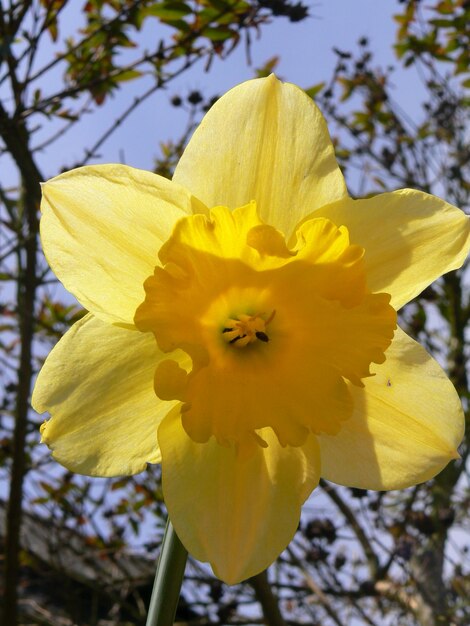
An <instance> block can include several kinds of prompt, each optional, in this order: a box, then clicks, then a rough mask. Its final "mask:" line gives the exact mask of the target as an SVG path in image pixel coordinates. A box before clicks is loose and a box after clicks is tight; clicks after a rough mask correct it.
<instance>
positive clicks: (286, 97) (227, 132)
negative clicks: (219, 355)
mask: <svg viewBox="0 0 470 626" xmlns="http://www.w3.org/2000/svg"><path fill="white" fill-rule="evenodd" d="M173 180H174V181H176V182H178V183H179V184H181V185H183V186H184V187H186V188H187V189H189V190H190V191H191V193H193V194H194V195H195V196H196V197H198V198H199V199H200V200H202V201H203V202H204V203H205V204H206V206H208V207H210V208H211V207H214V206H218V205H221V204H222V205H224V206H227V207H229V208H230V209H235V208H236V207H239V206H243V205H244V204H247V203H248V202H250V201H251V200H256V203H257V205H258V209H259V212H260V217H261V219H262V220H263V221H265V222H267V223H268V224H271V225H272V226H274V227H275V228H277V229H279V230H281V231H282V232H283V233H284V234H285V235H287V236H290V235H291V234H292V232H293V230H294V228H295V226H296V224H297V223H298V222H299V221H300V220H301V219H302V218H304V217H305V216H306V215H308V214H309V213H311V212H312V211H314V210H315V209H317V208H319V207H321V206H323V205H325V204H328V203H331V202H334V201H335V200H338V199H340V198H343V197H345V196H346V193H347V192H346V186H345V183H344V179H343V175H342V174H341V171H340V169H339V167H338V164H337V162H336V159H335V155H334V150H333V145H332V143H331V140H330V136H329V134H328V128H327V126H326V122H325V120H324V118H323V116H322V115H321V113H320V111H319V110H318V108H317V107H316V106H315V104H314V103H313V102H312V100H311V99H310V98H309V97H308V96H307V95H306V94H305V93H304V92H303V91H302V90H301V89H299V88H298V87H296V86H295V85H291V84H288V83H286V84H283V83H281V82H280V81H278V80H277V78H276V77H275V76H273V75H271V76H269V77H268V78H265V79H261V80H253V81H248V82H246V83H243V84H242V85H238V87H235V88H234V89H231V90H230V91H229V92H228V93H227V94H225V95H224V96H223V97H222V98H220V100H218V101H217V102H216V104H215V105H214V106H213V107H212V108H211V109H210V111H209V112H208V113H207V115H206V116H205V117H204V119H203V121H202V122H201V124H200V125H199V127H198V128H197V130H196V131H195V133H194V135H193V137H192V138H191V140H190V142H189V145H188V146H187V148H186V150H185V152H184V154H183V156H182V158H181V160H180V162H179V163H178V166H177V167H176V170H175V174H174V177H173Z"/></svg>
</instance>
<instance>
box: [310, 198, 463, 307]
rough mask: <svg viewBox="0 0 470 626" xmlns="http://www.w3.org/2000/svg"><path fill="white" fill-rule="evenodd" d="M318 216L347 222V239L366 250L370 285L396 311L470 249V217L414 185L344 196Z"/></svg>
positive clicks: (459, 260)
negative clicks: (369, 194)
mask: <svg viewBox="0 0 470 626" xmlns="http://www.w3.org/2000/svg"><path fill="white" fill-rule="evenodd" d="M320 215H322V216H324V217H328V218H329V219H331V220H332V221H333V222H334V223H335V224H336V225H337V226H340V225H342V224H345V225H346V226H347V227H348V230H349V235H350V238H351V243H354V244H359V245H360V246H362V247H363V248H365V251H366V253H365V256H364V262H365V263H366V267H367V278H368V285H369V288H370V289H371V290H372V291H375V292H378V291H386V292H387V293H390V294H391V295H392V301H391V304H392V306H393V307H394V308H395V309H399V308H400V307H401V306H403V305H404V304H406V303H407V302H408V301H409V300H411V299H412V298H414V297H415V296H417V295H418V294H419V293H421V292H422V291H423V289H424V288H425V287H427V286H428V285H429V284H430V283H432V282H433V281H434V280H436V278H438V277H439V276H441V275H442V274H445V273H446V272H449V271H450V270H453V269H456V268H458V267H460V266H461V265H462V263H463V262H464V260H465V258H466V257H467V255H468V251H469V248H470V220H469V219H468V218H467V217H466V216H465V214H464V213H463V211H461V210H460V209H457V208H456V207H454V206H452V205H451V204H448V203H447V202H444V201H443V200H441V199H439V198H436V197H435V196H431V195H429V194H427V193H423V192H422V191H415V190H413V189H401V190H399V191H394V192H392V193H384V194H380V195H378V196H375V197H373V198H369V199H366V200H352V199H351V198H347V199H345V200H342V201H340V202H336V203H334V204H333V205H331V206H328V207H323V208H322V209H320V210H319V211H317V212H315V214H314V215H313V216H312V217H318V216H320Z"/></svg>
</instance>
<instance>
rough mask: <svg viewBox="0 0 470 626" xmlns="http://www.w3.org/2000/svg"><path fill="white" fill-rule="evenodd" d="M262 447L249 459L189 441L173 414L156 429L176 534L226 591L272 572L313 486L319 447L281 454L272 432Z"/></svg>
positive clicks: (266, 431) (214, 445)
mask: <svg viewBox="0 0 470 626" xmlns="http://www.w3.org/2000/svg"><path fill="white" fill-rule="evenodd" d="M260 435H261V437H262V439H264V440H265V441H266V442H267V444H268V447H266V448H262V447H260V446H259V445H253V447H252V450H251V454H249V455H248V456H243V455H237V452H236V449H235V448H234V447H223V446H220V445H218V444H217V443H216V442H215V441H214V439H213V438H212V439H211V440H210V441H209V442H207V443H205V444H198V443H195V442H194V441H192V440H191V439H190V438H189V437H188V436H187V434H186V433H185V431H184V429H183V427H182V426H181V420H180V418H179V415H178V411H177V410H176V409H175V410H173V411H171V413H170V414H169V415H168V417H167V418H166V419H165V420H164V421H163V422H162V424H161V426H160V428H159V429H158V441H159V443H160V447H161V450H162V456H163V461H162V472H163V493H164V496H165V503H166V505H167V507H168V513H169V516H170V519H171V521H172V523H173V525H174V527H175V530H176V533H177V534H178V536H179V537H180V539H181V541H182V542H183V544H184V545H185V547H186V548H187V549H188V551H189V552H190V553H191V554H192V555H193V556H194V557H195V558H197V559H199V560H200V561H209V562H210V564H211V565H212V568H213V570H214V572H215V574H216V576H218V577H219V578H221V579H222V580H224V581H225V582H227V583H229V584H234V583H237V582H239V581H241V580H244V579H246V578H249V577H250V576H254V575H255V574H257V573H258V572H260V571H262V570H263V569H265V568H266V567H267V566H268V565H270V564H271V563H272V562H273V561H274V560H275V559H276V557H277V556H278V555H279V554H280V553H281V552H282V550H283V549H284V548H285V547H286V546H287V544H288V543H289V541H290V540H291V539H292V537H293V536H294V534H295V531H296V529H297V525H298V522H299V517H300V507H301V505H302V503H303V502H304V501H305V499H306V498H307V497H308V496H309V494H310V493H311V491H312V490H313V489H314V488H315V487H316V485H317V483H318V479H319V470H320V466H319V454H318V443H317V441H316V439H315V438H314V437H313V436H310V437H309V439H308V441H307V442H306V443H305V444H304V445H303V446H302V447H299V448H292V447H286V448H282V447H281V446H280V445H279V443H278V441H277V438H276V437H275V436H274V435H273V433H272V431H271V430H270V429H263V430H262V431H260Z"/></svg>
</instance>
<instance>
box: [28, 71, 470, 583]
mask: <svg viewBox="0 0 470 626" xmlns="http://www.w3.org/2000/svg"><path fill="white" fill-rule="evenodd" d="M43 191H44V199H43V204H42V213H43V216H42V221H41V236H42V242H43V246H44V251H45V254H46V257H47V259H48V261H49V263H50V266H51V267H52V269H53V271H54V272H55V274H56V275H57V277H58V278H59V280H60V281H61V282H62V283H63V284H64V285H65V287H66V288H67V289H68V290H69V291H70V292H72V293H73V294H74V295H75V296H76V297H77V299H78V300H79V301H80V302H81V303H82V305H83V306H84V307H86V308H87V309H88V310H89V311H90V312H89V313H88V315H86V317H85V318H83V319H82V320H81V321H79V322H78V323H77V324H75V325H74V326H73V327H72V328H71V330H70V331H69V332H68V333H67V334H66V335H65V336H64V337H63V339H62V340H61V341H60V342H59V343H58V344H57V346H56V347H55V348H54V349H53V351H52V352H51V354H50V355H49V357H48V358H47V360H46V363H45V365H44V367H43V369H42V370H41V373H40V374H39V377H38V380H37V384H36V388H35V390H34V396H33V404H34V406H35V408H36V410H37V411H39V412H43V411H49V413H50V415H51V419H50V420H49V421H47V422H45V424H44V425H43V428H42V436H43V441H44V442H45V443H47V444H48V445H49V447H50V448H51V450H52V453H53V456H54V458H55V459H56V460H57V461H59V462H60V463H62V464H63V465H65V466H66V467H68V468H69V469H70V470H72V471H75V472H79V473H83V474H88V475H93V476H116V475H123V474H134V473H136V472H141V471H142V470H143V469H145V467H146V464H147V463H158V462H161V463H162V475H163V492H164V497H165V502H166V505H167V507H168V511H169V515H170V518H171V520H172V522H173V525H174V527H175V530H176V532H177V533H178V535H179V537H180V539H181V541H182V542H183V544H184V545H185V546H186V548H187V549H188V550H189V552H190V553H191V554H192V555H193V556H194V557H196V558H197V559H200V560H202V561H209V562H210V563H211V565H212V567H213V569H214V571H215V573H216V574H217V575H218V576H219V577H220V578H222V579H223V580H225V581H227V582H229V583H235V582H237V581H240V580H242V579H244V578H247V577H249V576H252V575H254V574H256V573H257V572H259V571H261V570H262V569H264V568H265V567H267V566H268V565H269V564H270V563H271V562H272V561H273V560H274V559H275V558H276V557H277V555H278V554H279V553H280V552H281V551H282V550H283V549H284V548H285V547H286V545H287V544H288V542H289V541H290V540H291V538H292V537H293V535H294V533H295V530H296V528H297V524H298V521H299V515H300V507H301V506H302V503H303V502H304V501H305V499H306V498H307V497H308V496H309V494H310V493H311V492H312V490H313V489H314V488H315V486H316V485H317V484H318V481H319V478H320V475H321V476H324V477H325V478H327V479H328V480H331V481H334V482H336V483H339V484H342V485H349V486H354V487H362V488H366V489H394V488H401V487H406V486H409V485H412V484H415V483H419V482H421V481H424V480H427V479H429V478H431V477H432V476H434V475H435V474H436V473H437V472H439V471H440V470H441V469H442V468H443V467H445V465H446V464H447V463H448V462H449V461H450V460H451V459H455V458H457V457H458V454H457V452H456V450H457V446H458V445H459V443H460V441H461V439H462V435H463V415H462V409H461V405H460V402H459V399H458V397H457V394H456V392H455V390H454V388H453V386H452V384H451V383H450V382H449V380H448V379H447V377H446V376H445V374H444V372H443V371H442V369H441V368H440V366H439V365H438V364H437V362H436V361H435V360H433V359H432V358H431V357H430V356H429V355H428V354H427V353H426V351H425V350H424V349H423V348H422V347H421V346H419V345H418V344H417V343H416V342H415V341H413V340H412V339H410V338H409V337H408V336H407V335H406V334H405V333H404V332H403V331H401V330H400V329H399V328H397V327H396V310H397V309H398V308H400V307H401V306H402V305H403V304H405V303H406V302H408V301H409V300H410V299H411V298H413V297H414V296H416V295H417V294H419V293H420V292H421V291H422V290H423V289H424V288H425V287H426V286H427V285H429V284H430V283H431V282H432V281H433V280H435V279H436V278H437V277H438V276H440V275H441V274H443V273H444V272H448V271H449V270H452V269H455V268H457V267H459V266H460V265H461V264H462V263H463V261H464V259H465V256H466V254H467V252H468V248H469V221H468V219H467V218H466V217H465V215H464V214H463V213H462V212H461V211H460V210H458V209H457V208H455V207H452V206H450V205H449V204H447V203H446V202H444V201H442V200H440V199H438V198H436V197H433V196H430V195H428V194H425V193H422V192H419V191H413V190H409V189H406V190H401V191H396V192H393V193H385V194H382V195H379V196H376V197H373V198H369V199H365V200H353V199H351V198H349V197H348V195H347V190H346V186H345V183H344V179H343V176H342V174H341V171H340V169H339V168H338V165H337V163H336V160H335V157H334V150H333V146H332V144H331V141H330V138H329V135H328V130H327V127H326V124H325V121H324V119H323V118H322V116H321V114H320V112H319V111H318V109H317V107H316V106H315V105H314V104H313V103H312V101H311V100H310V99H309V98H308V97H307V96H306V95H305V94H304V93H303V92H302V91H301V90H300V89H299V88H297V87H295V86H294V85H290V84H281V83H280V82H279V81H278V80H277V79H276V78H275V77H274V76H271V77H269V78H267V79H260V80H254V81H250V82H247V83H244V84H242V85H240V86H238V87H236V88H235V89H233V90H231V91H230V92H229V93H227V94H226V95H225V96H224V97H223V98H221V99H220V100H219V101H218V102H217V103H216V104H215V105H214V106H213V108H212V109H211V110H210V111H209V113H208V114H207V115H206V117H205V118H204V120H203V121H202V123H201V125H200V126H199V128H198V129H197V130H196V132H195V133H194V136H193V138H192V139H191V141H190V143H189V145H188V147H187V148H186V151H185V152H184V154H183V157H182V159H181V161H180V163H179V165H178V167H177V168H176V171H175V175H174V178H173V181H168V180H166V179H164V178H162V177H160V176H156V175H154V174H151V173H148V172H143V171H139V170H136V169H132V168H130V167H126V166H122V165H101V166H92V167H83V168H79V169H77V170H74V171H71V172H68V173H65V174H62V175H60V176H58V177H57V178H54V179H52V180H50V181H49V182H48V183H46V184H45V185H44V188H43Z"/></svg>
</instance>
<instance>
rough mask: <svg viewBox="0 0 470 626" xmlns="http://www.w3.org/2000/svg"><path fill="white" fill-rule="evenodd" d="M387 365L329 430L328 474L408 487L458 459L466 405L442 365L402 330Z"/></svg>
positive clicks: (347, 481) (324, 444)
mask: <svg viewBox="0 0 470 626" xmlns="http://www.w3.org/2000/svg"><path fill="white" fill-rule="evenodd" d="M386 358H387V360H386V361H385V363H384V364H383V365H379V366H374V367H373V368H372V369H373V370H374V371H375V372H376V376H374V377H372V378H368V379H366V380H364V383H365V387H364V388H363V389H359V388H357V387H352V386H351V388H350V391H351V393H352V395H353V398H354V407H355V408H354V413H353V416H352V417H351V418H350V419H349V420H346V421H345V422H343V424H342V429H341V431H340V433H339V434H338V435H336V436H334V437H330V436H321V437H320V438H319V440H320V448H321V458H322V476H324V477H325V478H327V479H328V480H331V481H333V482H335V483H339V484H341V485H348V486H350V487H360V488H363V489H402V488H404V487H409V486H410V485H414V484H417V483H420V482H424V481H426V480H429V479H430V478H432V477H433V476H435V475H436V474H438V473H439V472H440V471H441V470H442V469H443V468H444V467H445V466H446V465H447V464H448V463H449V461H450V460H452V459H456V458H458V453H457V446H458V445H459V444H460V442H461V440H462V437H463V433H464V417H463V412H462V406H461V404H460V400H459V398H458V396H457V393H456V391H455V389H454V387H453V385H452V383H451V382H450V381H449V379H448V378H447V376H446V374H445V372H444V371H443V370H442V369H441V367H440V366H439V364H438V363H437V362H436V361H435V360H434V359H433V358H432V357H431V356H430V355H429V354H428V353H427V352H426V351H425V350H424V348H422V347H421V346H420V345H419V344H418V343H416V342H415V341H413V340H412V339H411V338H410V337H408V336H407V335H406V334H405V333H404V332H403V331H402V330H400V329H398V330H397V331H396V333H395V338H394V340H393V342H392V345H391V346H390V348H389V349H388V350H387V352H386Z"/></svg>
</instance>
